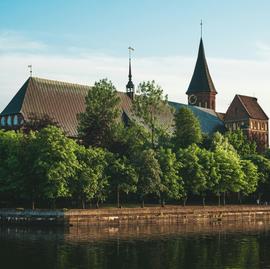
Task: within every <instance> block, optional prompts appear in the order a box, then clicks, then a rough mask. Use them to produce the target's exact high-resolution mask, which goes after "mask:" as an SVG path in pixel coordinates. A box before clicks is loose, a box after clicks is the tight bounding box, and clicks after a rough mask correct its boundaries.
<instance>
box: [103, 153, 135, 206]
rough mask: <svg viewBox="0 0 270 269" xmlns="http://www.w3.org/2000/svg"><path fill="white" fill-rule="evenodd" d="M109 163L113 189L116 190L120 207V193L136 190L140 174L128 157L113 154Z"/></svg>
mask: <svg viewBox="0 0 270 269" xmlns="http://www.w3.org/2000/svg"><path fill="white" fill-rule="evenodd" d="M111 159H112V160H111V162H110V163H109V168H108V170H109V172H108V173H109V177H110V185H111V189H115V190H116V194H117V207H118V208H120V193H121V192H124V193H126V194H128V193H129V192H136V190H137V182H138V176H137V173H136V170H135V168H134V167H132V166H131V164H130V163H129V162H128V160H127V158H126V157H122V158H117V157H116V156H112V158H111Z"/></svg>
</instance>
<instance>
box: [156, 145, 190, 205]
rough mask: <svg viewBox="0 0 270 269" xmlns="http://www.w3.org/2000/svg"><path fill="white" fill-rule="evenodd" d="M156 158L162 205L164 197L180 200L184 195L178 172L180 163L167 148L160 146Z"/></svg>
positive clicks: (181, 180) (182, 183)
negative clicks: (159, 173)
mask: <svg viewBox="0 0 270 269" xmlns="http://www.w3.org/2000/svg"><path fill="white" fill-rule="evenodd" d="M157 158H158V161H159V164H160V168H161V175H160V179H161V188H160V189H161V191H160V192H161V203H162V206H164V205H165V199H174V200H180V199H181V198H182V197H183V196H184V195H185V194H184V192H185V190H184V182H183V179H182V177H181V175H180V173H179V170H180V167H181V165H182V164H181V163H180V162H179V161H178V160H177V158H176V155H175V153H173V152H172V150H171V149H169V148H167V149H164V148H160V149H159V150H158V153H157Z"/></svg>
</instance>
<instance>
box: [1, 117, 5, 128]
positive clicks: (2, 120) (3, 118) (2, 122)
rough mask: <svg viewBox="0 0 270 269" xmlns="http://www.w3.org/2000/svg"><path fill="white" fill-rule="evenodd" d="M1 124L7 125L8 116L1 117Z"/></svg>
mask: <svg viewBox="0 0 270 269" xmlns="http://www.w3.org/2000/svg"><path fill="white" fill-rule="evenodd" d="M1 126H3V127H4V126H6V118H5V117H2V118H1Z"/></svg>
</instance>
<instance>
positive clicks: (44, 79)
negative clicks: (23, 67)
mask: <svg viewBox="0 0 270 269" xmlns="http://www.w3.org/2000/svg"><path fill="white" fill-rule="evenodd" d="M29 79H32V80H34V81H35V80H41V81H44V82H47V83H63V84H68V85H73V86H80V87H89V88H91V87H92V86H90V85H85V84H79V83H73V82H66V81H61V80H53V79H47V78H40V77H30V78H29Z"/></svg>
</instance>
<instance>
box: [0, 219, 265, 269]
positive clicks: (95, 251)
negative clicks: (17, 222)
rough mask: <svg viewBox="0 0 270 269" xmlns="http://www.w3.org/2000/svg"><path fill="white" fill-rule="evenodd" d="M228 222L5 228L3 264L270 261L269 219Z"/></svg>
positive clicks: (253, 264)
mask: <svg viewBox="0 0 270 269" xmlns="http://www.w3.org/2000/svg"><path fill="white" fill-rule="evenodd" d="M225 227H226V225H225V226H222V225H221V226H220V227H217V226H214V227H213V226H210V227H209V225H208V227H203V226H201V227H200V228H199V230H200V232H195V229H196V226H195V227H183V226H181V227H180V226H177V227H156V226H155V225H152V226H151V225H149V226H144V228H143V227H139V228H138V227H133V228H131V227H129V228H127V227H122V228H123V233H124V234H125V236H124V237H121V229H122V228H121V227H120V228H119V229H117V228H115V229H112V228H111V230H109V228H105V227H104V228H101V227H99V228H98V227H95V228H94V227H92V228H90V227H89V228H87V229H86V228H85V229H78V228H76V227H72V228H71V230H70V231H63V230H47V231H43V230H40V229H34V230H33V229H27V228H25V229H23V228H19V229H18V228H16V229H15V228H9V229H1V232H0V259H1V268H2V266H3V268H26V267H24V265H26V264H27V268H28V269H34V268H61V269H62V268H63V269H64V268H93V269H95V268H97V269H99V268H110V269H114V268H117V269H118V268H120V269H121V268H125V269H126V268H127V269H135V268H140V269H144V268H155V269H164V268H173V269H174V268H175V269H176V268H191V269H202V268H207V269H211V268H241V269H242V268H250V269H256V268H266V267H269V266H270V258H269V249H270V240H269V239H270V234H269V230H270V229H269V227H270V226H269V224H267V225H266V224H265V225H262V224H261V225H257V227H259V228H258V229H256V226H255V223H253V225H251V224H250V225H249V226H248V227H249V229H248V228H246V232H240V227H239V226H237V227H238V228H236V229H235V231H234V232H233V227H232V225H229V226H227V228H225ZM140 228H141V230H140ZM197 228H198V227H197ZM76 229H77V232H76V231H75V230H76ZM207 229H208V230H207ZM102 231H103V232H104V233H107V236H106V237H105V236H104V237H98V236H97V234H95V233H101V232H102ZM135 231H136V233H135V235H134V232H135ZM151 231H152V232H153V236H151ZM159 232H160V233H159ZM128 233H130V234H129V236H128ZM132 233H133V236H132ZM16 234H17V236H16ZM79 234H81V235H79ZM109 234H111V235H109ZM112 234H113V235H112ZM76 235H77V240H76ZM80 236H81V237H80ZM7 262H9V263H7ZM7 265H9V266H7Z"/></svg>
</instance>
